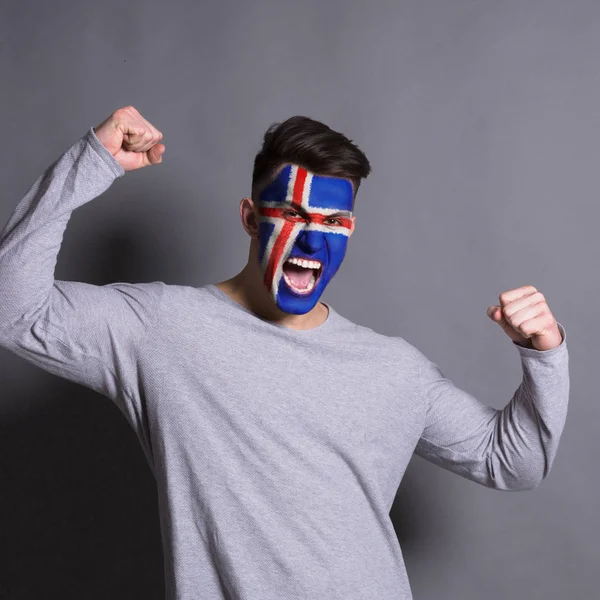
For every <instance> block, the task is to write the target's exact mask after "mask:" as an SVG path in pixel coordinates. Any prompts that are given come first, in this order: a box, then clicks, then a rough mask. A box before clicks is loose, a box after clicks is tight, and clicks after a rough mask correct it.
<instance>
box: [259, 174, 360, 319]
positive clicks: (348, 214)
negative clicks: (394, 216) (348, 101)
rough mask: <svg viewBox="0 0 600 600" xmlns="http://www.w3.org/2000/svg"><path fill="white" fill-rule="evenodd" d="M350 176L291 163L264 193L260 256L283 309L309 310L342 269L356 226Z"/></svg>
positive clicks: (273, 295)
mask: <svg viewBox="0 0 600 600" xmlns="http://www.w3.org/2000/svg"><path fill="white" fill-rule="evenodd" d="M353 197H354V191H353V188H352V184H351V183H350V181H348V180H347V179H342V178H339V177H322V176H320V175H314V174H313V173H311V172H310V171H307V170H306V169H303V168H302V167H299V166H297V165H286V166H285V167H284V168H283V169H282V170H281V172H280V173H279V174H278V175H277V177H276V178H275V180H274V181H272V182H271V183H270V184H269V185H268V186H267V187H266V188H265V189H264V190H263V192H262V193H261V194H260V196H259V199H258V202H257V204H258V210H259V261H260V266H261V270H262V272H263V276H264V277H263V281H264V284H265V286H266V288H267V290H268V291H269V293H270V295H271V298H272V299H273V301H274V302H275V303H276V304H277V306H278V307H279V309H280V310H282V311H283V312H286V313H292V314H298V315H300V314H304V313H307V312H308V311H309V310H311V309H312V308H313V307H314V306H315V305H316V303H317V302H318V300H319V298H320V296H321V294H322V293H323V291H324V290H325V287H326V286H327V284H328V283H329V282H330V281H331V278H332V277H333V276H334V275H335V273H336V272H337V270H338V269H339V267H340V265H341V263H342V260H343V259H344V255H345V254H346V245H347V243H348V237H349V235H350V231H351V227H352V200H353Z"/></svg>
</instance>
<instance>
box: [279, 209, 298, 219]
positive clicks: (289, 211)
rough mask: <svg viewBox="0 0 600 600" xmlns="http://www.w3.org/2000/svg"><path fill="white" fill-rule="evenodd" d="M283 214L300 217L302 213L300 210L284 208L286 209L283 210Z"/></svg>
mask: <svg viewBox="0 0 600 600" xmlns="http://www.w3.org/2000/svg"><path fill="white" fill-rule="evenodd" d="M283 214H284V215H285V216H286V217H299V216H300V213H299V212H298V211H296V210H291V209H288V210H284V211H283Z"/></svg>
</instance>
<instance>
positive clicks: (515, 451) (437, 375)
mask: <svg viewBox="0 0 600 600" xmlns="http://www.w3.org/2000/svg"><path fill="white" fill-rule="evenodd" d="M558 327H559V329H560V332H561V335H562V337H563V340H562V342H561V344H560V345H559V346H557V347H556V348H553V349H552V350H545V351H540V350H536V349H533V348H526V347H523V346H520V345H519V344H516V343H515V342H513V345H514V346H515V348H516V349H517V351H518V352H519V355H520V359H521V367H522V373H523V376H522V380H521V384H520V385H519V387H518V388H517V390H516V391H515V393H514V395H513V397H512V398H511V400H510V402H509V403H508V404H507V405H506V406H505V407H504V408H503V409H496V408H493V407H491V406H486V405H485V404H483V403H482V402H480V401H479V400H478V399H476V398H475V397H474V396H472V395H471V394H469V393H468V392H465V391H463V390H461V389H459V388H457V387H456V386H455V385H454V384H453V383H452V381H450V380H449V379H448V378H446V377H445V376H444V375H443V373H442V372H441V370H440V368H439V367H438V366H437V365H436V364H435V363H433V362H431V361H430V360H428V359H427V358H425V357H424V356H423V355H422V354H421V353H419V354H420V365H419V367H420V368H419V371H420V374H419V378H420V388H421V393H422V397H423V399H424V402H425V404H426V419H425V426H424V429H423V432H422V435H421V438H420V439H419V441H418V443H417V446H416V448H415V454H417V455H418V456H420V457H422V458H424V459H426V460H428V461H429V462H431V463H434V464H436V465H438V466H440V467H442V468H444V469H446V470H448V471H451V472H453V473H456V474H458V475H460V476H462V477H464V478H466V479H469V480H471V481H474V482H476V483H479V484H481V485H484V486H486V487H490V488H494V489H498V490H506V491H517V490H528V489H533V488H535V487H537V486H538V485H540V483H541V481H542V480H543V479H545V478H546V477H547V476H548V474H549V472H550V469H551V467H552V463H553V461H554V458H555V456H556V452H557V449H558V443H559V440H560V437H561V435H562V431H563V428H564V425H565V421H566V417H567V407H568V402H569V386H570V383H569V365H568V363H569V357H568V350H567V344H566V332H565V330H564V328H563V326H562V325H561V324H560V323H559V324H558Z"/></svg>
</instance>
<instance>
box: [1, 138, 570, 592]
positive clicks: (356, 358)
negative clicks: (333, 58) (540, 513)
mask: <svg viewBox="0 0 600 600" xmlns="http://www.w3.org/2000/svg"><path fill="white" fill-rule="evenodd" d="M122 175H124V171H123V169H122V168H121V167H120V165H119V164H118V163H117V162H116V160H115V159H114V157H113V156H112V155H111V154H110V153H109V152H108V151H107V150H106V149H105V148H104V146H103V145H102V144H101V143H100V141H99V140H98V138H97V137H96V135H95V133H94V131H93V129H92V128H90V129H89V130H88V132H87V133H86V134H85V135H84V136H83V137H82V138H81V139H80V140H78V141H77V142H76V143H75V144H74V145H73V146H72V147H71V148H69V149H68V150H67V151H66V152H65V153H64V154H63V155H62V156H61V157H60V158H59V159H58V160H57V161H56V162H55V163H53V164H52V165H51V166H50V167H49V168H48V169H47V170H46V172H45V173H44V174H43V175H41V176H40V177H39V178H38V179H37V180H36V182H35V183H34V184H33V186H32V187H31V189H30V190H29V191H28V193H27V194H26V195H25V197H24V198H23V199H22V200H21V202H20V203H19V204H18V205H17V207H16V209H15V211H14V213H13V214H12V216H11V218H10V219H9V221H8V223H7V225H6V226H5V228H4V230H3V232H2V234H1V236H0V345H2V346H3V347H5V348H7V349H8V350H10V351H12V352H14V353H15V354H17V355H19V356H21V357H23V358H24V359H25V360H27V361H29V362H31V363H33V364H35V365H38V366H39V367H40V368H42V369H44V370H46V371H49V372H50V373H54V374H56V375H58V376H60V377H63V378H66V379H68V380H71V381H74V382H77V383H80V384H82V385H85V386H87V387H89V388H91V389H93V390H96V391H97V392H99V393H100V394H103V395H105V396H107V397H108V398H110V399H111V400H112V401H114V402H115V403H116V404H117V406H118V407H119V408H120V410H121V411H122V412H123V414H124V416H125V417H126V418H127V420H128V422H129V423H130V425H131V426H132V427H133V429H134V431H135V433H136V435H137V437H138V439H139V441H140V443H141V445H142V448H143V450H144V453H145V455H146V457H147V459H148V462H149V465H150V467H151V469H152V471H153V473H154V476H155V478H156V482H157V490H158V497H159V508H160V523H161V532H162V541H163V549H164V556H165V580H166V591H167V598H169V599H170V600H192V599H193V600H198V599H200V598H202V599H205V600H225V599H227V600H300V599H302V600H309V599H310V600H324V599H327V600H410V599H411V598H412V594H411V589H410V585H409V581H408V577H407V573H406V569H405V565H404V560H403V557H402V552H401V549H400V546H399V544H398V539H397V537H396V534H395V532H394V528H393V525H392V523H391V520H390V516H389V511H390V508H391V506H392V503H393V501H394V497H395V494H396V492H397V489H398V486H399V484H400V481H401V479H402V476H403V474H404V471H405V469H406V467H407V464H408V463H409V461H410V459H411V456H412V455H413V453H416V454H418V455H419V456H421V457H423V458H425V459H427V460H429V461H431V462H432V463H435V464H437V465H439V466H441V467H443V468H444V469H447V470H449V471H452V472H454V473H457V474H458V475H460V476H462V477H464V478H467V479H470V480H472V481H475V482H477V483H479V484H481V485H484V486H487V487H490V488H495V489H498V490H527V489H531V488H534V487H536V486H537V485H539V483H540V481H541V480H542V479H543V478H544V477H546V476H547V475H548V473H549V471H550V468H551V465H552V463H553V460H554V457H555V455H556V452H557V448H558V443H559V439H560V436H561V433H562V430H563V427H564V424H565V419H566V414H567V405H568V397H569V373H568V353H567V346H566V341H565V332H564V329H563V328H562V325H561V326H560V329H561V333H562V335H563V342H562V344H561V345H560V346H558V347H557V348H555V349H553V350H548V351H543V352H542V351H538V350H534V349H529V348H524V347H521V346H519V345H517V344H514V347H515V353H518V356H519V358H520V362H521V366H522V371H523V378H522V382H521V384H520V385H519V387H518V389H517V390H516V392H515V394H514V396H513V397H512V398H511V399H510V401H509V402H508V404H507V405H506V407H505V408H504V409H502V410H498V409H495V408H492V407H490V406H486V405H485V404H483V403H482V402H481V401H479V400H477V399H476V398H474V397H473V396H472V395H470V394H469V393H467V392H465V391H462V390H460V389H458V388H457V387H456V386H455V385H454V384H453V383H452V382H451V381H450V380H449V379H447V378H445V377H444V375H443V374H442V373H441V371H440V369H439V368H438V366H437V365H436V364H434V363H433V362H431V361H430V360H428V359H427V358H426V357H425V356H424V355H423V354H422V353H421V352H420V351H418V350H417V349H416V348H414V347H413V346H411V345H410V344H409V343H408V342H407V341H405V340H404V339H402V338H400V337H390V336H385V335H381V334H379V333H376V332H374V331H373V330H371V329H369V328H367V327H362V326H360V325H357V324H354V323H352V322H351V321H349V320H348V319H346V318H344V317H343V316H341V315H340V314H339V313H337V312H336V311H335V310H334V309H333V308H332V307H331V306H329V315H328V318H327V319H326V321H325V322H324V323H323V324H322V325H320V326H318V327H316V328H314V329H310V330H293V329H289V328H286V327H284V326H281V325H277V324H273V323H270V322H267V321H264V320H262V319H260V318H258V317H257V316H255V315H254V314H252V313H251V312H249V311H248V310H246V309H245V308H243V307H241V306H240V305H239V304H237V303H236V302H234V301H233V300H231V299H230V298H229V297H228V296H227V295H226V294H224V293H223V292H222V291H220V290H219V289H218V288H217V287H216V286H214V285H206V286H202V287H198V288H194V287H189V286H183V285H167V284H165V283H163V282H160V281H156V282H151V283H138V284H132V283H113V284H109V285H103V286H96V285H91V284H87V283H81V282H73V281H59V280H55V279H54V268H55V264H56V259H57V255H58V252H59V249H60V245H61V242H62V236H63V232H64V230H65V228H66V226H67V222H68V220H69V218H70V215H71V213H72V211H73V210H75V209H76V208H77V207H79V206H81V205H83V204H85V203H86V202H89V201H90V200H92V199H93V198H96V197H97V196H99V195H100V194H102V192H104V191H105V190H106V189H107V188H108V187H109V186H110V185H111V184H112V183H113V181H114V180H115V179H116V178H117V177H120V176H122Z"/></svg>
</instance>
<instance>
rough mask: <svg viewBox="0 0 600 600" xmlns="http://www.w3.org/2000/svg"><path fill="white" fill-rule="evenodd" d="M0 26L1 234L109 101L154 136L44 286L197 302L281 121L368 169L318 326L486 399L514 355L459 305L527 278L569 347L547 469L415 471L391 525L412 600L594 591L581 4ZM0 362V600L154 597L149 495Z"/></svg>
mask: <svg viewBox="0 0 600 600" xmlns="http://www.w3.org/2000/svg"><path fill="white" fill-rule="evenodd" d="M1 10H2V12H1V13H0V36H1V38H0V43H1V46H0V60H1V63H0V77H1V78H2V80H1V81H0V93H1V96H0V101H1V118H2V144H1V146H0V153H1V161H0V173H1V181H2V196H1V201H0V221H1V222H2V224H4V223H5V222H6V221H7V220H8V218H9V216H10V214H11V212H12V210H13V209H14V207H15V206H16V204H17V203H18V201H19V199H20V198H21V197H22V196H23V195H24V194H25V193H26V191H27V190H28V189H29V187H30V185H31V184H32V183H33V181H34V180H35V179H36V178H37V177H38V175H40V174H41V173H42V171H43V170H44V169H45V168H46V167H47V166H48V165H49V164H50V163H51V162H52V161H54V160H55V159H56V158H57V157H58V156H59V155H60V154H61V153H62V152H63V151H64V150H66V148H67V147H69V146H70V145H71V144H72V143H73V142H74V141H75V140H77V138H79V137H81V136H82V135H84V134H85V132H86V130H87V129H88V128H89V127H91V126H95V125H97V124H99V123H100V122H101V121H103V120H104V119H105V118H106V117H107V116H108V115H109V114H110V113H111V112H112V111H113V110H115V109H117V108H119V107H121V106H125V105H128V104H132V105H134V106H135V107H136V108H138V110H140V112H141V113H142V115H144V116H145V117H146V118H147V119H148V120H150V121H151V122H152V123H153V124H155V125H156V126H157V127H158V128H159V129H160V130H161V131H162V132H163V133H164V139H163V142H164V143H165V145H166V152H165V155H164V161H163V163H162V164H161V165H160V166H157V167H151V168H146V169H143V170H141V171H137V172H132V173H128V174H126V176H125V177H124V178H122V179H119V180H118V182H117V183H116V184H115V185H113V186H112V187H111V188H110V189H109V190H108V191H107V192H106V193H105V194H103V195H102V196H101V198H99V199H97V200H96V201H93V202H91V203H89V204H87V205H85V206H83V207H81V208H80V209H79V210H77V211H75V212H74V213H73V215H72V218H71V221H70V223H69V226H68V229H67V231H66V233H65V237H64V242H63V246H62V249H61V254H60V256H59V261H58V264H57V269H56V278H57V279H68V280H80V281H86V282H89V283H95V284H99V285H100V284H104V283H109V282H113V281H133V282H139V281H155V280H163V281H165V282H167V283H177V284H185V285H192V286H199V285H202V284H204V283H208V282H216V281H220V280H223V279H226V278H228V277H231V276H232V275H234V274H235V273H236V272H238V271H239V270H240V269H241V268H242V267H243V265H244V264H245V260H246V256H247V248H248V238H247V236H246V234H245V233H244V231H243V229H242V227H241V224H240V222H239V216H238V212H237V211H238V202H239V199H240V198H241V197H242V196H244V195H245V194H248V193H249V189H250V177H251V170H252V160H253V157H254V154H255V153H256V151H257V150H258V148H259V145H260V141H261V136H262V134H263V132H264V130H265V129H266V127H268V126H269V125H270V124H271V123H272V122H274V121H277V120H281V119H284V118H286V117H288V116H291V115H294V114H304V115H308V116H311V117H313V118H317V119H320V120H322V121H324V122H325V123H327V124H329V125H330V126H331V127H333V128H335V129H338V130H340V131H342V132H344V133H346V134H347V135H348V136H349V137H351V138H352V139H354V140H355V141H356V142H357V143H358V144H359V145H360V147H361V148H362V149H363V150H364V151H365V152H366V153H367V155H368V156H369V158H370V160H371V162H372V166H373V173H372V175H371V177H370V178H369V179H368V180H367V181H366V182H365V183H364V184H363V187H362V188H361V191H360V193H359V196H358V202H357V207H356V215H357V228H356V232H355V234H354V236H353V237H352V240H351V242H350V244H349V249H348V254H347V258H346V261H345V262H344V264H343V266H342V268H341V270H340V272H339V274H338V275H337V276H336V278H335V279H334V280H333V282H332V284H331V285H330V287H329V288H328V290H327V292H326V294H325V295H324V299H325V300H327V301H329V302H330V303H331V304H332V305H333V306H334V307H335V308H336V309H337V310H338V311H339V312H341V313H342V314H343V315H345V316H346V317H348V318H350V319H352V320H354V321H356V322H358V323H361V324H363V325H367V326H369V327H372V328H374V329H376V330H377V331H380V332H383V333H386V334H389V335H401V336H403V337H404V338H406V339H407V340H408V341H410V342H411V343H413V344H414V345H416V346H417V347H418V348H419V349H420V350H422V351H423V352H425V354H426V355H428V356H429V357H430V358H431V359H433V360H435V361H436V362H437V363H438V364H439V365H440V366H441V367H442V369H443V371H444V373H445V374H446V375H447V376H448V377H450V378H451V379H452V380H453V381H454V382H455V383H456V384H457V385H459V386H460V387H462V388H464V389H467V390H468V391H470V392H471V393H473V394H474V395H476V396H477V397H478V398H479V399H480V400H482V401H483V402H485V403H487V404H490V405H492V406H494V407H496V408H501V407H503V406H504V405H505V404H506V403H507V402H508V401H509V400H510V397H511V395H512V393H513V392H514V390H515V388H516V387H517V385H518V384H519V382H520V373H521V372H520V363H519V359H518V355H517V352H516V350H515V349H514V347H513V346H512V344H511V342H510V340H509V339H508V337H506V335H505V334H504V333H503V332H502V330H501V329H500V328H499V327H498V326H497V325H495V324H494V323H492V322H491V321H490V320H489V319H488V318H487V316H486V314H485V312H486V309H487V307H488V306H489V305H490V304H493V303H495V302H496V301H497V297H498V294H499V293H500V292H502V291H504V290H507V289H512V288H515V287H519V286H521V285H524V284H529V283H530V284H533V285H535V286H536V287H538V289H539V290H541V291H542V292H543V293H544V294H545V295H546V298H547V300H548V302H549V304H550V307H551V309H552V310H553V312H554V314H555V316H556V318H557V319H558V320H559V322H561V323H562V324H563V325H564V326H565V328H566V330H567V334H568V337H569V348H570V354H571V375H572V395H571V401H570V409H569V415H568V419H567V424H566V427H565V431H564V434H563V438H562V440H561V445H560V448H559V452H558V456H557V458H556V461H555V463H554V466H553V469H552V472H551V474H550V477H549V478H548V479H547V480H546V481H544V482H543V483H542V485H541V486H540V487H539V488H538V489H536V490H533V491H528V492H517V493H507V492H498V491H494V490H490V489H487V488H484V487H482V486H479V485H478V484H475V483H472V482H470V481H467V480H465V479H463V478H461V477H459V476H456V475H453V474H450V473H448V472H446V471H444V470H442V469H440V468H438V467H436V466H434V465H431V464H429V463H427V462H426V461H424V460H422V459H420V458H416V457H415V458H414V459H413V461H412V462H411V464H410V465H409V469H408V471H407V473H406V475H405V477H404V479H403V481H402V484H401V485H400V489H399V491H398V495H397V499H396V502H395V504H394V507H393V510H392V513H391V515H392V519H393V521H394V525H395V527H396V530H397V533H398V537H399V539H400V542H401V545H402V549H403V552H404V556H405V560H406V566H407V569H408V573H409V577H410V581H411V586H412V588H413V592H414V595H415V600H429V599H448V600H459V599H460V600H471V599H481V598H486V599H487V600H496V599H498V600H500V599H506V598H511V599H542V598H543V599H544V600H555V599H556V600H559V599H560V600H563V599H564V598H567V597H568V598H578V599H586V600H588V599H590V598H593V597H597V590H596V582H597V568H598V564H599V560H600V551H599V549H598V538H599V534H600V531H599V529H600V528H599V521H600V519H599V517H598V513H597V509H598V492H599V489H598V488H599V485H598V484H599V478H598V469H597V457H598V455H599V450H600V443H599V436H598V433H597V430H598V422H599V417H600V408H599V402H598V399H597V393H596V384H595V376H594V372H595V370H596V369H597V359H598V351H599V346H600V342H599V329H598V297H599V293H600V286H599V282H600V277H598V276H597V269H596V260H597V257H598V255H599V250H600V248H599V243H598V238H597V235H596V234H597V229H598V226H597V222H598V217H599V216H600V210H599V209H598V207H597V197H598V187H599V185H598V184H599V172H600V168H599V167H600V150H599V145H598V139H599V133H600V108H599V107H600V61H599V51H600V35H599V34H600V4H599V3H598V2H597V1H595V0H589V1H573V0H571V1H570V2H564V1H562V2H560V1H555V0H551V1H529V2H523V1H520V2H517V1H498V0H479V1H469V0H454V1H452V2H450V1H448V0H429V1H428V0H410V1H402V2H398V1H394V2H392V1H389V2H384V1H374V0H372V1H370V2H364V3H361V2H358V1H357V0H352V1H349V0H344V1H341V0H335V1H332V0H320V1H318V0H304V2H302V3H299V2H295V3H294V2H285V1H282V0H277V1H275V0H272V1H268V0H260V1H259V2H252V3H250V2H245V3H244V2H237V3H235V2H231V1H224V0H218V1H216V0H214V1H210V2H206V1H205V2H201V3H198V2H192V1H191V0H189V1H186V2H178V3H172V2H169V3H167V2H163V1H149V0H145V1H144V2H142V1H138V2H131V1H130V2H121V1H116V0H111V1H107V0H104V1H103V2H90V1H86V2H82V1H81V0H78V1H75V0H70V1H64V0H63V1H60V2H57V1H56V0H55V1H53V2H42V1H41V0H38V1H37V2H27V3H18V2H17V1H16V0H3V4H2V8H1ZM0 369H1V371H0V400H1V419H0V427H1V431H0V473H1V474H2V484H1V485H2V490H1V493H0V532H4V533H3V534H2V538H3V541H2V544H1V548H2V549H1V550H0V553H1V556H0V560H1V562H0V590H2V589H3V588H2V587H1V586H3V587H4V590H5V591H6V589H7V586H10V587H9V589H10V592H9V597H10V598H11V599H19V600H21V599H29V598H38V597H49V596H48V594H50V593H51V592H53V593H55V594H56V597H59V596H60V597H61V598H109V597H110V598H115V599H121V598H145V599H158V598H161V597H162V595H163V587H162V586H163V575H162V554H161V548H160V535H159V529H158V513H157V502H156V493H155V489H154V481H153V479H152V475H151V473H150V471H149V469H148V467H147V464H146V463H145V459H144V457H143V454H142V451H141V449H140V448H139V447H138V445H137V440H136V439H135V437H134V434H133V432H132V431H130V430H129V427H128V425H127V423H126V422H125V420H124V419H123V417H122V416H121V415H120V413H119V412H118V409H117V408H116V407H114V406H113V405H112V404H111V403H110V401H109V400H108V399H106V398H104V397H103V396H100V395H97V394H96V393H95V392H92V391H90V390H87V389H86V388H83V387H82V386H78V385H75V384H72V383H70V382H67V381H64V380H60V379H59V378H57V377H55V376H52V375H49V374H46V373H44V372H42V371H41V370H39V369H36V368H34V367H32V366H30V365H28V364H27V363H25V362H24V361H23V360H22V359H19V358H17V357H15V356H13V355H11V354H9V353H8V352H7V351H5V350H1V349H0ZM367 400H368V399H365V401H367ZM41 590H46V591H45V593H44V594H42V592H41ZM0 596H2V592H1V591H0ZM4 597H6V596H4ZM52 597H54V596H52ZM199 597H200V596H199ZM257 600H258V599H257Z"/></svg>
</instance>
